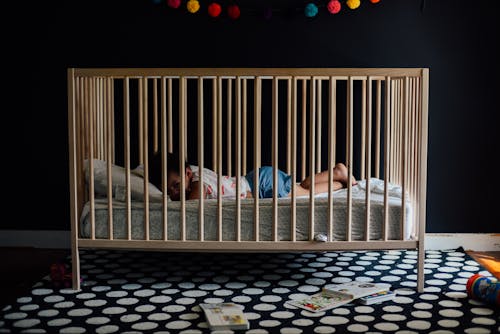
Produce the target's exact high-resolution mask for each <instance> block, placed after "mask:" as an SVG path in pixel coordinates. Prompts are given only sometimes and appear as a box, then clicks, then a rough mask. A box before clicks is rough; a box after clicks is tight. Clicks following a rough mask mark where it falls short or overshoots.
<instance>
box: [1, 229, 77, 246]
mask: <svg viewBox="0 0 500 334" xmlns="http://www.w3.org/2000/svg"><path fill="white" fill-rule="evenodd" d="M0 247H35V248H71V232H70V231H48V230H40V231H33V230H29V231H24V230H0Z"/></svg>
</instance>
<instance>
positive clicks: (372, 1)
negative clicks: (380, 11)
mask: <svg viewBox="0 0 500 334" xmlns="http://www.w3.org/2000/svg"><path fill="white" fill-rule="evenodd" d="M379 1H380V0H370V2H371V3H378V2H379Z"/></svg>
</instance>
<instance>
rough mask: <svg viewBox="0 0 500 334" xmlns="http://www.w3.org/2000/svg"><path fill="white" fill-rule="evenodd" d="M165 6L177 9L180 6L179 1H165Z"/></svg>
mask: <svg viewBox="0 0 500 334" xmlns="http://www.w3.org/2000/svg"><path fill="white" fill-rule="evenodd" d="M167 5H168V6H169V7H171V8H176V9H177V8H179V6H180V5H181V0H167Z"/></svg>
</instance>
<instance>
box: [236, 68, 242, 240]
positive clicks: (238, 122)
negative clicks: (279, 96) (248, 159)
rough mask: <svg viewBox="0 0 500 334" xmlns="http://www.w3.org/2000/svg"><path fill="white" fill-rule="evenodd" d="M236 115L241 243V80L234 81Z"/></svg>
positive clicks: (237, 229)
mask: <svg viewBox="0 0 500 334" xmlns="http://www.w3.org/2000/svg"><path fill="white" fill-rule="evenodd" d="M234 88H235V93H236V101H235V102H236V110H235V111H236V115H235V125H234V126H235V136H236V143H235V147H234V150H235V155H236V166H235V168H236V171H235V174H236V196H235V197H236V217H235V218H236V241H241V195H240V192H241V185H240V182H241V78H239V77H237V78H236V79H235V87H234Z"/></svg>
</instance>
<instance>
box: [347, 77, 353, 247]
mask: <svg viewBox="0 0 500 334" xmlns="http://www.w3.org/2000/svg"><path fill="white" fill-rule="evenodd" d="M347 87H348V88H347V138H346V139H347V140H346V142H347V147H348V149H347V150H346V153H347V159H346V161H347V219H346V224H347V227H346V234H347V235H346V240H347V241H351V226H352V158H353V112H354V106H353V95H354V78H353V77H349V80H348V83H347Z"/></svg>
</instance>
